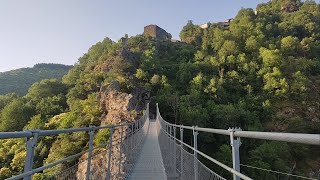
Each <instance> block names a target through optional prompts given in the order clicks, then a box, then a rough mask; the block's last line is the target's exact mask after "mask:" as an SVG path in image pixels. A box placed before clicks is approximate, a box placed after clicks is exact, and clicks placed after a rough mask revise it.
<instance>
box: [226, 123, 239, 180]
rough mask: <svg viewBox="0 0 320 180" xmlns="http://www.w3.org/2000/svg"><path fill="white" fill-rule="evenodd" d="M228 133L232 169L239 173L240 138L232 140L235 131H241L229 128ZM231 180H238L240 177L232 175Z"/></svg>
mask: <svg viewBox="0 0 320 180" xmlns="http://www.w3.org/2000/svg"><path fill="white" fill-rule="evenodd" d="M228 130H229V131H230V145H231V147H232V164H233V169H234V170H236V171H238V172H240V155H239V147H240V145H241V141H240V137H237V138H236V139H235V138H234V135H233V134H234V132H235V131H241V129H240V128H229V129H228ZM233 180H240V177H238V176H237V175H235V174H233Z"/></svg>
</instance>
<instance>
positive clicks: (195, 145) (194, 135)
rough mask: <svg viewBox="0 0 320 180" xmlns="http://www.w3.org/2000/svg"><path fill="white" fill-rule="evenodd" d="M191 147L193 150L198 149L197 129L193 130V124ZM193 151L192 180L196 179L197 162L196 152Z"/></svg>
mask: <svg viewBox="0 0 320 180" xmlns="http://www.w3.org/2000/svg"><path fill="white" fill-rule="evenodd" d="M192 131H193V148H194V149H195V150H198V139H197V137H198V131H196V130H195V127H194V126H193V130H192ZM195 150H194V151H193V156H194V159H193V168H194V180H198V162H197V156H198V155H197V152H196V151H195Z"/></svg>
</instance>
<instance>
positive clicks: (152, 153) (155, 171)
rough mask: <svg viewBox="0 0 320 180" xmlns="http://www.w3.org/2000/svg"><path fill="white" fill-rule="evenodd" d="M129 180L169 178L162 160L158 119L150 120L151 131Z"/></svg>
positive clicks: (160, 179)
mask: <svg viewBox="0 0 320 180" xmlns="http://www.w3.org/2000/svg"><path fill="white" fill-rule="evenodd" d="M128 179H129V180H142V179H148V180H162V179H167V177H166V173H165V168H164V165H163V161H162V156H161V151H160V146H159V141H158V133H157V129H156V121H155V120H150V127H149V132H148V135H147V137H146V141H145V144H144V145H143V147H142V150H141V156H140V157H139V158H138V160H137V162H136V164H135V167H134V169H133V172H132V174H131V176H130V177H129V178H128Z"/></svg>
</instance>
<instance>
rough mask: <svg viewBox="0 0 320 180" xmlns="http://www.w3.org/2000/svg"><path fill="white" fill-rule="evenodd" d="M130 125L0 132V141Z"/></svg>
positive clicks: (127, 124) (119, 125)
mask: <svg viewBox="0 0 320 180" xmlns="http://www.w3.org/2000/svg"><path fill="white" fill-rule="evenodd" d="M131 124H134V122H132V123H125V124H118V125H108V126H91V127H84V128H70V129H56V130H30V131H17V132H0V139H13V138H29V137H32V136H33V134H34V133H38V136H54V135H59V134H66V133H75V132H88V131H91V130H94V131H96V130H99V129H110V128H117V127H123V126H129V125H131Z"/></svg>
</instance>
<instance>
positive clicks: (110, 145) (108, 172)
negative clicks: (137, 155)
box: [106, 127, 114, 180]
mask: <svg viewBox="0 0 320 180" xmlns="http://www.w3.org/2000/svg"><path fill="white" fill-rule="evenodd" d="M113 128H114V127H111V128H110V138H109V141H110V142H109V156H108V170H107V175H106V180H110V178H111V167H110V166H111V158H112V150H111V149H112V135H113Z"/></svg>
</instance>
